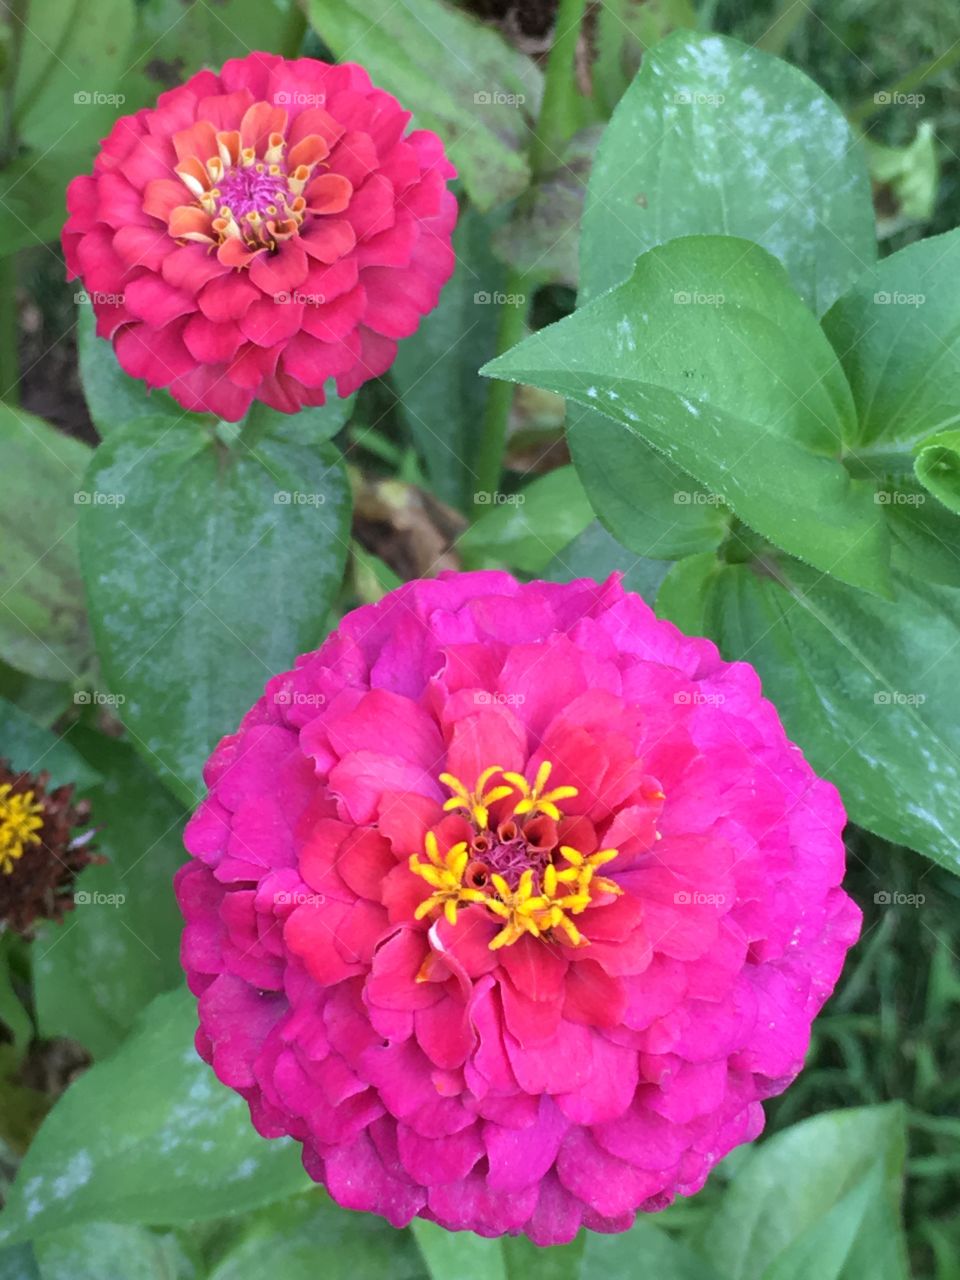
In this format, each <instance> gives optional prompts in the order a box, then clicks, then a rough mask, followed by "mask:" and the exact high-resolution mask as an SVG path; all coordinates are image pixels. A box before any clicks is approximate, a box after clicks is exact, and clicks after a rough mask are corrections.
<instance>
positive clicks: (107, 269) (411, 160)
mask: <svg viewBox="0 0 960 1280" xmlns="http://www.w3.org/2000/svg"><path fill="white" fill-rule="evenodd" d="M409 120H410V113H409V112H407V111H404V110H403V109H402V108H401V106H400V104H399V103H398V102H397V101H396V99H394V98H392V97H391V96H390V95H389V94H388V93H385V92H383V90H381V89H376V88H374V87H373V85H371V83H370V78H369V76H368V75H367V73H366V72H365V71H364V70H363V68H362V67H358V66H354V65H351V64H344V65H342V66H329V65H328V64H327V63H325V62H320V61H318V60H317V59H315V58H299V59H297V60H296V61H293V62H287V61H284V59H283V58H280V57H278V56H276V55H275V54H270V53H251V54H250V55H249V56H248V57H246V58H241V59H236V60H234V61H231V62H227V63H226V64H225V65H224V67H223V69H222V70H221V71H220V73H219V74H216V73H215V72H213V71H201V72H199V73H198V74H197V75H195V76H193V77H192V79H190V80H188V81H187V83H186V84H184V85H182V86H180V87H179V88H177V89H171V90H170V91H169V92H168V93H164V94H162V95H161V97H160V99H159V100H158V102H157V105H156V107H155V108H153V109H152V110H143V111H138V112H137V114H136V115H133V116H124V117H123V118H121V119H119V120H118V121H117V123H116V125H115V127H114V129H113V131H112V132H111V134H110V136H109V137H108V138H107V139H106V140H105V142H104V144H103V148H102V150H101V151H100V154H99V155H98V156H97V158H96V160H95V162H94V170H93V175H92V176H82V177H79V178H75V179H74V180H73V182H72V183H71V184H70V187H69V188H68V191H67V203H68V207H69V210H70V218H69V220H68V222H67V224H66V226H65V227H64V231H63V248H64V253H65V255H66V259H67V267H68V275H69V278H70V279H71V280H72V279H74V278H76V277H80V278H82V280H83V282H84V284H85V286H86V289H87V292H88V294H89V296H90V299H91V301H92V304H93V309H94V311H95V313H96V316H97V332H98V333H99V334H100V335H101V336H102V337H106V338H110V339H111V340H112V341H113V344H114V348H115V350H116V353H117V358H118V360H119V361H120V363H121V365H122V366H123V368H124V369H125V370H126V371H127V373H129V374H131V375H132V376H133V377H135V378H143V379H144V380H145V381H146V382H147V383H148V384H149V385H150V386H151V387H166V388H168V389H169V391H170V394H171V395H172V396H173V397H174V398H175V399H176V400H177V401H178V402H179V403H180V404H181V405H183V406H184V408H186V409H191V410H196V411H198V412H209V413H215V414H217V415H218V416H219V417H221V418H226V419H228V420H230V421H236V420H238V419H239V418H241V417H243V415H244V413H245V412H246V410H247V409H248V408H249V406H250V403H251V401H253V400H255V399H256V400H262V401H264V402H265V403H266V404H268V405H271V406H272V407H273V408H275V409H280V410H282V411H284V412H287V413H295V412H296V411H297V410H298V409H299V408H300V407H301V406H302V405H316V404H323V402H324V391H323V386H324V383H325V382H326V381H327V379H329V378H334V379H335V380H336V386H337V391H338V393H339V394H340V395H341V396H346V395H349V394H350V393H351V392H353V391H355V390H356V389H357V387H359V386H360V385H361V383H363V382H366V381H367V379H369V378H375V377H377V376H379V375H380V374H382V373H383V372H385V370H386V369H388V368H389V367H390V365H391V364H392V362H393V358H394V355H395V353H396V347H397V339H398V338H405V337H407V336H408V335H409V334H411V333H413V332H414V330H415V329H416V327H417V325H418V323H419V321H420V317H421V316H423V315H425V314H426V313H427V312H428V311H430V310H431V309H432V308H433V307H435V306H436V304H437V299H438V297H439V294H440V290H441V288H442V286H443V285H444V283H445V282H446V280H447V279H448V278H449V276H450V274H451V272H452V270H453V262H454V258H453V251H452V248H451V245H450V237H451V233H452V230H453V225H454V222H455V221H456V211H457V206H456V201H455V199H454V197H453V195H452V194H451V193H450V192H449V191H448V190H447V180H448V179H449V178H452V177H454V176H455V171H454V169H453V166H452V165H451V164H450V163H449V161H448V160H447V159H446V157H445V155H444V152H443V146H442V144H441V142H440V140H439V138H437V137H436V135H435V134H432V133H428V132H425V131H423V130H418V131H416V132H412V133H408V134H406V135H404V130H405V128H406V126H407V124H408V122H409Z"/></svg>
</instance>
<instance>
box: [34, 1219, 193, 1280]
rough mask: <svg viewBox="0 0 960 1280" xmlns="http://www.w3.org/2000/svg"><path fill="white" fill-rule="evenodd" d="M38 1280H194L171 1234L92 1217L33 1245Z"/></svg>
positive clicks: (186, 1259) (188, 1265)
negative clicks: (80, 1227)
mask: <svg viewBox="0 0 960 1280" xmlns="http://www.w3.org/2000/svg"><path fill="white" fill-rule="evenodd" d="M34 1251H35V1253H36V1256H37V1262H38V1263H39V1266H40V1280H195V1278H196V1277H197V1272H196V1269H195V1268H194V1267H193V1266H192V1264H191V1263H190V1261H189V1259H188V1258H187V1257H186V1255H185V1254H184V1253H183V1250H182V1249H181V1248H180V1246H179V1244H178V1243H177V1240H176V1237H175V1236H173V1235H170V1234H167V1235H159V1234H158V1233H156V1232H154V1231H148V1230H147V1229H146V1228H145V1227H134V1226H121V1225H118V1224H117V1223H113V1222H92V1223H90V1224H88V1225H86V1226H84V1229H83V1231H59V1232H57V1233H56V1235H52V1236H48V1237H47V1239H45V1240H38V1241H37V1243H36V1245H35V1246H34Z"/></svg>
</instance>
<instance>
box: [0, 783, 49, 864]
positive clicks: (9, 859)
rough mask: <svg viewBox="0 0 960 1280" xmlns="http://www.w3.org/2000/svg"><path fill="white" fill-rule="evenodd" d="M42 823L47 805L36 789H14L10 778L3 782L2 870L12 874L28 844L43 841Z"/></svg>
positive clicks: (0, 788)
mask: <svg viewBox="0 0 960 1280" xmlns="http://www.w3.org/2000/svg"><path fill="white" fill-rule="evenodd" d="M42 826H43V805H42V804H41V803H40V802H39V801H38V800H37V799H36V798H35V797H34V794H33V792H32V791H14V790H13V787H12V786H11V785H10V783H9V782H4V783H3V784H2V785H0V872H3V874H4V875H10V873H11V872H12V871H13V865H14V863H15V862H17V861H19V859H20V858H22V857H23V855H24V853H25V852H26V851H27V848H28V847H29V846H30V845H34V844H39V843H40V837H39V836H38V835H37V832H38V831H39V830H40V828H41V827H42Z"/></svg>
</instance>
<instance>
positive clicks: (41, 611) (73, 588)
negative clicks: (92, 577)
mask: <svg viewBox="0 0 960 1280" xmlns="http://www.w3.org/2000/svg"><path fill="white" fill-rule="evenodd" d="M0 436H2V442H0V463H2V465H0V542H2V544H3V556H2V559H0V656H2V657H3V658H4V659H5V660H6V661H7V662H9V663H10V665H11V666H13V667H16V668H17V669H18V670H20V671H25V672H27V674H29V675H32V676H39V677H42V678H43V679H47V680H60V681H63V680H66V681H75V680H78V679H80V678H81V677H82V675H83V673H84V672H85V671H86V670H87V668H88V665H89V663H90V661H91V653H90V636H89V632H88V630H87V620H86V612H85V610H84V604H83V585H82V582H81V579H80V567H79V564H78V561H77V532H76V530H77V519H78V516H79V513H80V511H81V510H82V509H83V508H82V506H80V505H78V502H80V501H81V500H82V497H83V495H82V493H81V492H79V491H80V490H82V485H83V473H84V469H85V468H86V466H87V461H88V459H89V457H90V449H89V447H88V446H87V445H85V444H81V443H80V441H79V440H73V439H71V438H70V437H69V436H66V435H63V434H62V432H59V431H56V430H55V429H54V428H53V427H51V426H48V424H47V423H46V422H43V421H42V420H41V419H40V418H35V417H33V415H32V414H29V413H23V412H22V411H20V410H18V409H12V408H10V407H9V406H8V405H0Z"/></svg>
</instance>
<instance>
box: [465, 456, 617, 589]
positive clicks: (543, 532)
mask: <svg viewBox="0 0 960 1280" xmlns="http://www.w3.org/2000/svg"><path fill="white" fill-rule="evenodd" d="M476 500H477V501H478V502H479V503H480V504H481V505H480V508H479V509H480V510H483V515H481V516H480V518H479V519H478V520H477V521H476V522H475V523H474V524H472V525H471V526H470V528H469V529H467V531H466V533H464V534H463V536H462V537H461V538H460V539H459V540H458V542H457V548H458V550H459V551H460V554H461V555H462V556H463V563H464V566H465V567H466V568H468V569H479V568H490V567H493V566H495V565H505V566H506V567H507V568H509V569H518V570H520V571H521V572H522V573H530V574H536V573H540V572H542V570H543V569H544V568H545V567H546V566H547V565H548V564H549V563H550V561H551V560H552V559H553V557H554V556H555V555H556V554H557V552H558V551H560V550H561V548H563V547H565V546H566V545H567V543H568V542H570V541H571V539H572V538H575V537H576V536H577V534H578V533H582V532H583V530H584V529H585V528H586V527H587V525H588V524H589V523H590V521H591V520H592V519H593V511H592V509H591V507H590V503H589V502H588V501H587V495H586V494H585V493H584V492H583V486H582V485H581V483H580V481H579V480H578V479H577V473H576V471H575V470H574V469H573V467H560V468H558V469H557V470H556V471H549V472H547V474H546V475H543V476H538V477H537V479H536V480H534V481H532V483H530V484H528V485H527V487H526V488H525V489H523V490H522V491H521V492H520V493H484V494H478V495H477V498H476ZM484 508H485V509H484Z"/></svg>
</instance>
